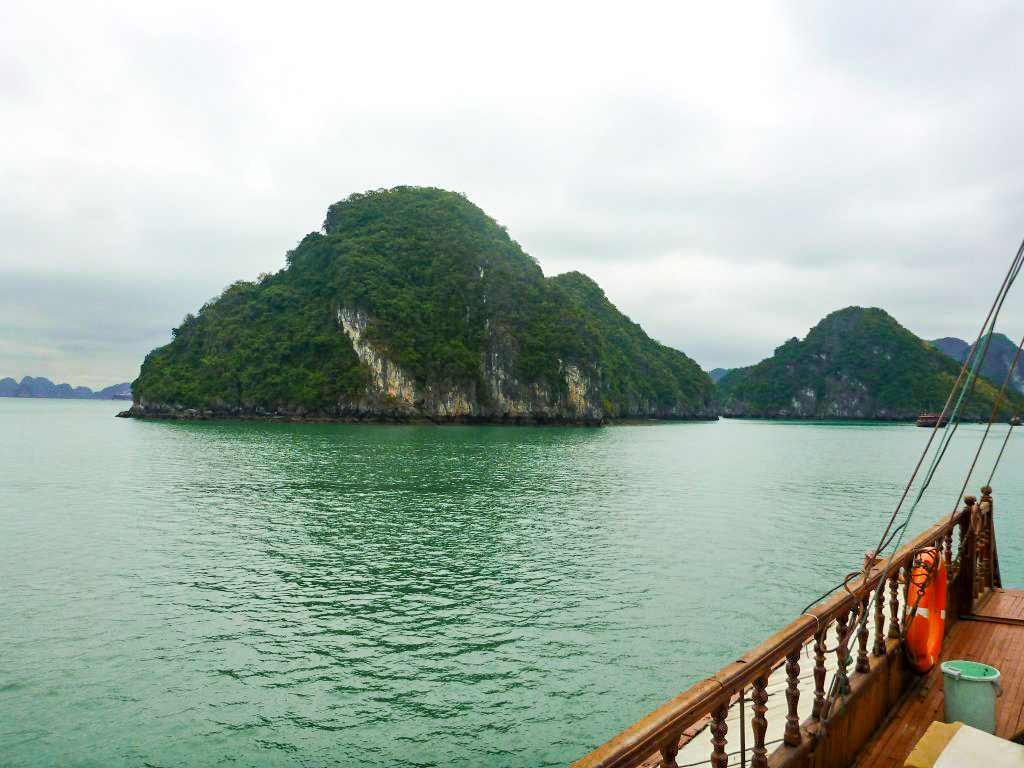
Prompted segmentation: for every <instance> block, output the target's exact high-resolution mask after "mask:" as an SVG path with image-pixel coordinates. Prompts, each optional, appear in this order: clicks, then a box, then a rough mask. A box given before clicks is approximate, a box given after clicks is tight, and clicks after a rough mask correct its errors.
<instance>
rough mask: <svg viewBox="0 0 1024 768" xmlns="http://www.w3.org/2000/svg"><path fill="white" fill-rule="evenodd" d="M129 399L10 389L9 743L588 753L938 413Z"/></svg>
mask: <svg viewBox="0 0 1024 768" xmlns="http://www.w3.org/2000/svg"><path fill="white" fill-rule="evenodd" d="M115 410H116V404H109V403H93V402H60V401H45V402H39V401H36V402H23V401H2V400H0V429H2V433H3V434H4V437H5V439H4V440H3V441H2V442H0V466H3V467H4V468H5V469H4V475H5V482H4V483H3V484H0V584H3V585H4V586H3V589H2V591H0V608H2V609H3V613H4V615H5V616H6V617H8V619H9V621H8V622H7V623H6V624H5V625H4V626H3V628H2V629H0V642H2V647H3V649H4V653H3V654H2V656H0V745H2V746H3V748H4V753H5V754H4V757H5V761H4V764H5V765H6V764H11V765H16V766H20V765H32V766H43V765H47V766H48V765H52V764H55V763H61V762H63V763H66V764H74V765H97V766H99V765H140V766H141V765H161V766H173V765H199V764H202V765H216V764H232V765H235V764H240V765H255V764H258V765H296V766H297V765H327V764H337V765H351V764H355V763H356V762H357V761H358V762H359V763H360V764H363V765H371V766H374V765H381V766H383V765H389V766H427V765H467V766H469V765H516V766H518V765H523V766H525V765H556V764H563V763H565V762H567V761H569V760H570V759H572V758H574V757H577V756H579V755H580V754H582V753H583V752H585V751H587V750H588V749H589V748H591V747H592V746H594V745H595V744H596V743H598V742H600V741H603V740H604V739H606V738H608V737H609V736H611V735H613V734H614V733H615V732H616V731H617V730H618V729H620V728H621V727H623V726H625V725H627V724H629V723H630V722H632V721H633V720H635V719H636V718H637V717H639V716H640V715H642V714H644V713H645V712H646V711H648V710H649V709H651V708H652V707H654V706H656V705H657V704H660V703H661V702H662V701H663V700H664V699H666V698H667V697H669V696H671V695H673V694H675V693H676V692H678V691H679V690H681V689H682V688H684V687H685V686H686V685H688V684H689V683H691V682H693V681H694V680H696V679H697V678H699V677H701V676H703V675H706V674H708V673H709V672H711V671H713V670H714V669H716V668H717V667H718V666H719V665H721V664H722V663H723V662H725V661H727V660H728V659H730V658H732V657H733V656H734V655H735V654H737V653H739V652H741V651H743V650H744V649H745V648H746V647H748V646H750V645H752V644H753V643H754V642H756V641H757V640H759V639H760V638H761V637H762V636H763V635H764V634H766V633H767V632H769V631H771V630H772V629H774V628H776V627H777V626H779V625H781V624H782V623H784V622H785V621H787V620H789V619H790V618H791V617H792V616H793V615H794V613H795V612H797V611H798V610H799V609H800V607H801V606H802V605H803V603H805V602H806V601H807V600H808V599H809V598H810V597H811V596H813V595H814V594H816V593H817V592H819V591H820V590H821V588H822V587H823V586H824V585H826V584H827V583H829V582H830V581H831V580H834V579H836V578H837V577H838V576H840V575H842V574H844V573H845V572H846V571H847V570H849V568H851V567H853V566H855V565H856V564H857V563H858V562H859V560H860V557H861V555H862V554H863V552H864V550H865V549H866V548H868V547H869V546H871V544H872V543H873V542H872V541H871V538H872V536H877V531H878V524H879V521H881V520H883V519H884V518H885V517H887V515H888V514H889V512H890V511H891V508H892V503H893V502H894V500H895V497H896V495H897V494H898V493H899V491H900V490H901V489H902V485H901V483H902V480H903V478H904V477H905V476H906V473H907V471H908V470H909V468H910V467H911V466H912V463H913V460H914V458H915V452H916V451H917V450H919V449H920V447H921V445H922V444H923V441H924V439H926V433H925V431H924V430H917V429H915V428H914V427H910V426H889V425H886V426H881V425H811V424H780V423H767V422H730V421H723V422H719V423H711V424H707V423H704V424H663V425H655V426H635V427H634V426H630V427H615V428H609V429H599V430H598V429H562V428H497V427H494V428H491V427H443V428H438V427H377V426H355V425H282V424H216V423H195V424H189V423H140V422H131V421H124V420H115V419H113V418H111V416H112V414H113V412H114V411H115ZM979 437H980V429H977V428H975V427H963V428H961V433H958V436H957V441H956V443H955V445H954V447H953V448H952V449H951V451H950V455H949V458H948V459H947V461H948V463H949V469H950V470H951V471H949V472H946V473H944V474H943V475H942V476H941V477H940V478H939V479H938V480H937V481H936V483H935V487H934V490H933V492H932V493H931V494H930V495H929V501H928V503H927V504H925V505H923V507H922V510H921V511H920V513H919V515H920V518H919V519H917V520H916V521H915V526H912V527H915V528H922V527H924V526H925V525H926V524H928V523H930V522H932V521H933V520H934V519H935V518H937V517H938V516H939V515H940V514H942V513H944V512H948V511H949V508H950V506H951V503H952V498H953V494H955V491H956V489H957V488H958V487H959V484H960V482H962V479H963V478H962V475H961V474H960V472H961V471H962V467H963V466H964V465H965V462H964V458H965V457H966V456H967V454H968V452H969V451H971V450H973V447H974V446H975V445H976V444H977V440H978V438H979ZM1001 437H1002V432H1001V431H1000V432H999V433H998V434H997V435H994V436H993V438H992V439H993V442H995V440H997V439H1001ZM1019 456H1020V453H1019V449H1018V445H1017V440H1016V438H1015V439H1014V440H1013V441H1011V448H1010V449H1008V456H1007V457H1006V458H1005V459H1004V463H1005V464H1004V465H1005V466H1007V467H1011V466H1012V465H1013V463H1014V460H1015V458H1018V457H1019ZM983 466H987V464H985V465H983ZM979 484H980V480H979V481H977V482H973V483H972V487H975V486H977V485H979ZM995 485H996V490H997V497H996V498H997V505H1000V506H998V507H997V509H1011V508H1012V507H1013V505H1014V502H1015V500H1018V499H1021V493H1022V491H1024V486H1022V484H1021V483H1019V482H1018V481H1017V480H1016V478H1014V477H1012V476H1007V477H997V479H996V483H995ZM1014 519H1015V516H1012V515H1008V514H1007V515H1005V516H999V517H998V519H997V525H998V526H1000V550H1001V552H1000V554H1001V555H1002V557H1001V561H1005V562H1001V565H1002V566H1003V570H1004V577H1005V578H1006V580H1007V581H1014V580H1016V581H1024V579H1022V578H1021V575H1022V574H1024V557H1022V554H1024V553H1022V552H1021V546H1020V544H1021V536H1020V534H1021V526H1020V525H1018V524H1015V523H1014Z"/></svg>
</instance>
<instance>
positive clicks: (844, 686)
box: [836, 611, 850, 695]
mask: <svg viewBox="0 0 1024 768" xmlns="http://www.w3.org/2000/svg"><path fill="white" fill-rule="evenodd" d="M849 618H850V612H849V611H843V612H842V613H841V614H839V616H837V617H836V690H837V691H838V692H839V694H840V695H845V694H847V693H849V691H850V678H849V676H848V675H847V674H846V658H847V656H848V654H849V648H848V643H849V642H850V638H849V636H848V635H847V621H848V620H849Z"/></svg>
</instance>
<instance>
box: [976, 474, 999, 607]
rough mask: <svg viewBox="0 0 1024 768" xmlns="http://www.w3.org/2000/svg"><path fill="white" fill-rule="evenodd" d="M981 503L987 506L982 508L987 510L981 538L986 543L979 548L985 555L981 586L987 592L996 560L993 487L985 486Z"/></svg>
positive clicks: (990, 584) (983, 520)
mask: <svg viewBox="0 0 1024 768" xmlns="http://www.w3.org/2000/svg"><path fill="white" fill-rule="evenodd" d="M981 503H982V504H984V505H985V506H983V507H982V509H983V510H984V511H985V512H984V516H983V517H982V521H981V535H980V536H979V540H981V541H983V542H984V545H983V546H981V547H980V548H979V549H980V551H981V554H982V556H983V558H984V559H983V560H982V561H981V562H982V565H983V566H984V567H983V568H982V569H981V588H982V591H984V592H987V591H988V590H989V589H991V588H992V583H993V576H994V569H995V560H994V558H993V557H992V536H991V535H990V534H991V533H992V488H991V487H989V486H987V485H986V486H983V487H982V489H981Z"/></svg>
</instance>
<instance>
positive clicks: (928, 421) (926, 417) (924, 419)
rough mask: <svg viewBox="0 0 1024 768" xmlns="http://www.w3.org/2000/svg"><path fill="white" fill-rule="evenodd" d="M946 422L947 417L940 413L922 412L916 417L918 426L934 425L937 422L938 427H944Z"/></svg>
mask: <svg viewBox="0 0 1024 768" xmlns="http://www.w3.org/2000/svg"><path fill="white" fill-rule="evenodd" d="M940 419H941V422H940ZM948 422H949V417H948V416H944V415H943V414H941V413H922V414H921V415H920V416H918V417H917V426H919V427H934V426H935V424H936V423H938V424H939V426H940V427H944V426H946V424H947V423H948Z"/></svg>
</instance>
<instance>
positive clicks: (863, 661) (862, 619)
mask: <svg viewBox="0 0 1024 768" xmlns="http://www.w3.org/2000/svg"><path fill="white" fill-rule="evenodd" d="M857 626H858V627H859V629H858V630H857V667H856V669H857V671H858V672H870V671H871V662H869V661H868V596H867V595H866V594H865V595H864V597H862V598H861V601H860V613H859V614H858V615H857Z"/></svg>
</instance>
